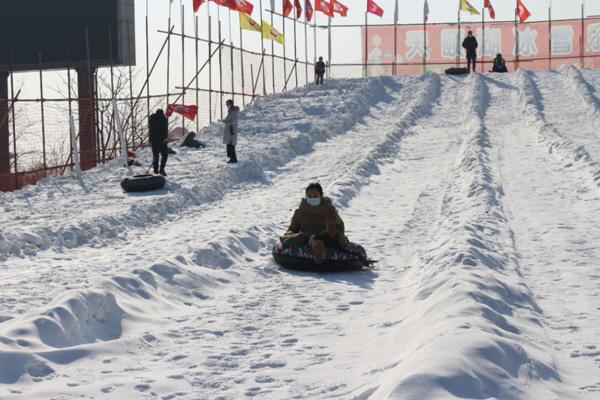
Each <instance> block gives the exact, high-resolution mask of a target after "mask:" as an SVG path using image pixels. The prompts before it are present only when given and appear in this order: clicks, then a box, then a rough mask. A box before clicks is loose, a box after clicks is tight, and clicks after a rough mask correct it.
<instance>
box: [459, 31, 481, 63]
mask: <svg viewBox="0 0 600 400" xmlns="http://www.w3.org/2000/svg"><path fill="white" fill-rule="evenodd" d="M478 46H479V44H478V43H477V39H475V36H473V31H469V33H467V37H466V38H465V40H463V43H462V47H463V48H464V49H465V50H467V70H468V71H469V72H475V66H476V63H475V62H476V61H477V47H478Z"/></svg>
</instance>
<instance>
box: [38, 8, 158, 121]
mask: <svg viewBox="0 0 600 400" xmlns="http://www.w3.org/2000/svg"><path fill="white" fill-rule="evenodd" d="M148 37H149V35H148V0H146V78H150V45H149V43H148ZM111 62H112V60H111ZM146 97H147V99H146V108H147V112H148V115H147V116H146V118H147V119H146V121H147V122H149V121H150V85H149V84H148V87H147V88H146ZM42 106H43V102H42Z"/></svg>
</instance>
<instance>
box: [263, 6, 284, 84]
mask: <svg viewBox="0 0 600 400" xmlns="http://www.w3.org/2000/svg"><path fill="white" fill-rule="evenodd" d="M271 5H274V2H271ZM272 8H274V7H272ZM274 11H275V10H271V26H273V12H274ZM260 24H261V32H260V34H261V35H262V21H261V23H260ZM284 38H285V36H284ZM271 76H272V80H273V93H275V41H274V40H273V39H271Z"/></svg>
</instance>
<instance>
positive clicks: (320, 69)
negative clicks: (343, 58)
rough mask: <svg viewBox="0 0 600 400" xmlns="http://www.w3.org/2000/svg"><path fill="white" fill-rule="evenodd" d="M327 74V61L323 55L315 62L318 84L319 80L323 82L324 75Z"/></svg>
mask: <svg viewBox="0 0 600 400" xmlns="http://www.w3.org/2000/svg"><path fill="white" fill-rule="evenodd" d="M324 75H325V63H324V62H323V57H319V61H317V63H316V64H315V76H316V78H317V85H318V84H319V82H320V83H321V85H322V84H323V76H324Z"/></svg>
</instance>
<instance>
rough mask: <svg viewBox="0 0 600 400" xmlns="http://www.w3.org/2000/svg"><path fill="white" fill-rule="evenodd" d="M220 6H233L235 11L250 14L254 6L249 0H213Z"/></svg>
mask: <svg viewBox="0 0 600 400" xmlns="http://www.w3.org/2000/svg"><path fill="white" fill-rule="evenodd" d="M211 1H213V2H214V3H217V4H218V5H220V6H223V7H227V8H231V9H232V10H234V11H239V12H241V13H244V14H247V15H250V14H252V10H254V6H253V5H252V3H250V2H249V1H248V0H211Z"/></svg>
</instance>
